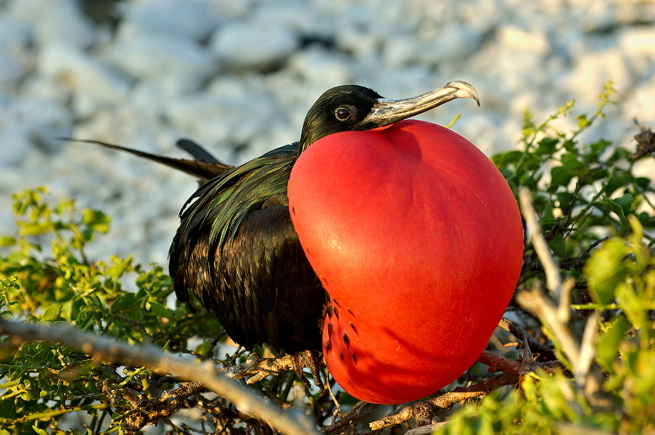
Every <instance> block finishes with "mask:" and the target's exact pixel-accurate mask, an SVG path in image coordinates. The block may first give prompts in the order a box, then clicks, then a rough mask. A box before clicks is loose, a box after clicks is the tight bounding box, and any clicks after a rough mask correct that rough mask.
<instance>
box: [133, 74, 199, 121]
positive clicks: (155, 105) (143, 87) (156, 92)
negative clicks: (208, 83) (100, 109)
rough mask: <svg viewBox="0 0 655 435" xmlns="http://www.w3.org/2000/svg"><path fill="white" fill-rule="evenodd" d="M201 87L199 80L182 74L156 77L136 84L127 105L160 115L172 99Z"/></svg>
mask: <svg viewBox="0 0 655 435" xmlns="http://www.w3.org/2000/svg"><path fill="white" fill-rule="evenodd" d="M201 85H202V81H201V80H200V79H198V78H192V77H188V76H186V75H182V74H177V75H163V76H157V77H153V78H151V79H149V80H142V81H140V82H139V83H137V84H136V85H135V86H134V88H133V89H132V92H131V94H130V97H129V103H130V105H131V106H132V107H134V109H136V110H144V111H146V112H150V113H160V114H161V113H165V112H166V106H167V105H168V104H169V102H170V101H171V100H172V99H173V98H176V97H179V96H183V95H186V94H192V93H195V92H197V91H198V90H199V89H200V87H201Z"/></svg>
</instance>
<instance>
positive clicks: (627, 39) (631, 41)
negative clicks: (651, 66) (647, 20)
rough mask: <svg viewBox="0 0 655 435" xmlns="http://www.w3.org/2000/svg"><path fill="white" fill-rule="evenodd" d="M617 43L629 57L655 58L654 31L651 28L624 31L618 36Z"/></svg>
mask: <svg viewBox="0 0 655 435" xmlns="http://www.w3.org/2000/svg"><path fill="white" fill-rule="evenodd" d="M619 42H620V44H621V47H622V48H623V49H624V50H625V51H626V52H627V53H629V54H630V55H636V56H639V55H646V56H648V57H650V58H654V57H655V29H654V28H652V27H637V28H627V29H624V30H623V31H622V32H621V33H620V35H619Z"/></svg>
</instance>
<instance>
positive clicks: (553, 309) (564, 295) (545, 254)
mask: <svg viewBox="0 0 655 435" xmlns="http://www.w3.org/2000/svg"><path fill="white" fill-rule="evenodd" d="M519 200H520V202H521V212H522V213H523V217H524V218H525V221H526V224H527V226H528V230H529V231H530V233H531V235H532V245H533V246H534V249H535V252H536V253H537V256H538V257H539V259H540V260H541V263H542V264H543V266H544V272H545V273H546V284H547V286H548V289H549V290H550V291H551V292H554V293H555V295H556V297H557V298H559V299H560V300H559V305H558V306H556V305H555V304H554V303H553V301H552V300H551V299H550V298H548V297H547V296H546V295H545V294H544V293H543V292H542V291H540V290H539V289H533V290H531V291H523V292H521V293H519V294H517V295H516V301H517V302H518V303H519V305H521V306H522V307H523V308H525V309H526V310H528V311H530V312H532V313H533V314H534V315H536V316H537V317H538V318H539V319H540V320H541V322H542V323H543V324H544V325H547V326H548V327H549V328H550V329H551V331H552V332H553V335H554V338H555V339H556V340H557V341H558V342H559V343H560V345H561V346H562V351H563V352H564V354H565V355H566V357H567V358H568V360H569V361H570V363H571V365H572V367H573V374H574V377H575V379H576V382H577V384H578V385H579V386H580V387H583V388H584V391H585V394H586V396H587V398H589V399H591V400H593V396H594V395H595V394H596V393H597V392H598V391H599V390H600V385H601V383H600V380H599V377H600V376H601V374H600V372H599V370H598V367H597V366H594V364H593V358H594V355H595V351H596V349H595V341H596V339H597V332H598V324H599V322H600V315H598V314H597V315H594V316H591V317H590V318H589V320H588V321H587V324H586V325H585V331H584V334H583V344H582V348H581V347H580V344H579V343H578V340H577V339H576V338H575V337H573V335H572V333H571V330H570V329H569V328H568V325H567V322H568V319H569V314H570V300H569V299H570V294H571V289H572V287H573V285H574V282H573V280H570V279H569V280H566V281H565V282H564V284H562V279H561V277H560V273H559V270H558V268H557V266H556V264H557V263H556V262H555V260H554V259H553V256H552V255H551V253H550V250H549V249H548V244H547V243H546V240H545V239H544V237H543V235H542V234H541V226H540V225H539V221H538V218H537V213H536V211H535V209H534V205H533V203H532V195H531V194H530V191H529V190H528V189H527V188H525V187H522V188H521V190H520V191H519ZM563 286H564V287H567V288H564V289H562V287H563Z"/></svg>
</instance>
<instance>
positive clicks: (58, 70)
mask: <svg viewBox="0 0 655 435" xmlns="http://www.w3.org/2000/svg"><path fill="white" fill-rule="evenodd" d="M39 71H40V72H41V74H43V75H44V76H46V77H49V78H51V79H53V80H55V81H56V82H57V83H58V84H59V85H60V86H65V87H67V88H69V89H70V90H71V91H74V92H81V93H85V94H87V95H90V96H93V97H94V98H95V99H96V100H98V101H99V102H105V103H120V102H121V101H123V100H124V99H125V97H126V96H127V94H128V92H129V89H130V82H129V80H128V79H127V78H126V77H125V76H123V75H122V74H120V73H119V72H118V71H116V70H115V69H113V68H112V67H111V66H109V65H108V64H106V63H104V62H102V61H100V60H98V59H97V58H95V57H92V56H90V55H89V54H87V53H85V52H83V51H82V50H79V49H77V48H75V47H73V46H71V45H67V44H63V43H58V42H54V43H52V44H48V45H46V46H45V47H44V49H43V53H42V54H41V56H40V58H39Z"/></svg>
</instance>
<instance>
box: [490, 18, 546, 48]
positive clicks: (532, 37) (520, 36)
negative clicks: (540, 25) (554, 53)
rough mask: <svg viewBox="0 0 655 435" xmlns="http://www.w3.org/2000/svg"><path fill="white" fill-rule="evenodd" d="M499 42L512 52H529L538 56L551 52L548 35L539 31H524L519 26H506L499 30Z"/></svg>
mask: <svg viewBox="0 0 655 435" xmlns="http://www.w3.org/2000/svg"><path fill="white" fill-rule="evenodd" d="M498 40H499V42H500V43H501V44H503V45H504V46H505V47H507V48H508V49H510V50H522V51H529V52H531V53H533V54H536V55H542V54H545V53H546V52H548V51H549V50H550V46H549V43H548V38H547V37H546V34H545V33H544V32H543V31H541V30H539V29H533V30H531V31H527V30H523V29H521V28H520V27H518V26H514V25H504V26H501V27H500V29H498Z"/></svg>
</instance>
